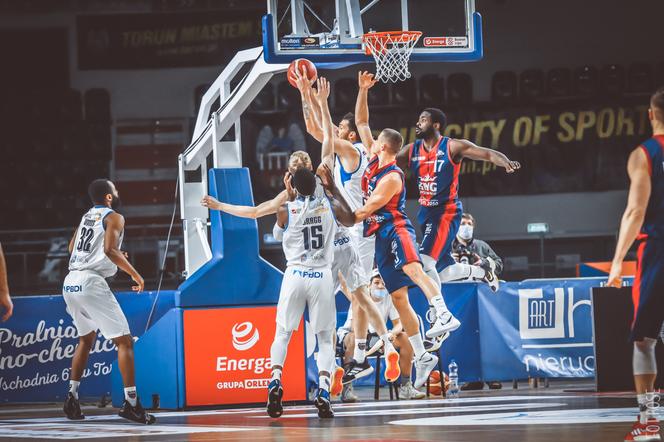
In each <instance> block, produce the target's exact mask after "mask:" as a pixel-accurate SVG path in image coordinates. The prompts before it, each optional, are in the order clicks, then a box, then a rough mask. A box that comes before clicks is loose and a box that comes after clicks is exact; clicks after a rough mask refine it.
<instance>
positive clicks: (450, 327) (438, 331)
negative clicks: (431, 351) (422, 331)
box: [426, 312, 461, 338]
mask: <svg viewBox="0 0 664 442" xmlns="http://www.w3.org/2000/svg"><path fill="white" fill-rule="evenodd" d="M459 327H461V322H459V320H458V319H457V318H455V317H454V315H452V313H450V312H445V313H443V314H442V315H440V316H438V317H437V318H436V322H434V323H433V325H432V326H431V328H430V329H429V330H427V332H426V335H427V338H435V337H436V336H440V335H442V334H444V333H447V332H453V331H454V330H456V329H457V328H459Z"/></svg>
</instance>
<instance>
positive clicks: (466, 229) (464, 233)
mask: <svg viewBox="0 0 664 442" xmlns="http://www.w3.org/2000/svg"><path fill="white" fill-rule="evenodd" d="M457 235H459V238H461V239H462V240H464V241H470V240H471V239H473V226H471V225H470V224H464V225H462V226H459V233H457Z"/></svg>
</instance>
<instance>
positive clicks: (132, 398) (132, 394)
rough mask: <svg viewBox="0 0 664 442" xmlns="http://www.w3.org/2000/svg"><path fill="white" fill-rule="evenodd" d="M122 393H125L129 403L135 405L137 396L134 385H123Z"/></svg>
mask: <svg viewBox="0 0 664 442" xmlns="http://www.w3.org/2000/svg"><path fill="white" fill-rule="evenodd" d="M124 394H125V399H126V400H127V402H129V405H131V406H132V407H135V406H136V402H137V397H138V395H137V394H136V386H135V385H134V386H132V387H125V389H124Z"/></svg>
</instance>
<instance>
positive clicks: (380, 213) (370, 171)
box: [362, 156, 412, 236]
mask: <svg viewBox="0 0 664 442" xmlns="http://www.w3.org/2000/svg"><path fill="white" fill-rule="evenodd" d="M390 173H397V174H399V177H400V178H401V191H400V192H399V193H397V194H396V195H394V196H393V197H392V198H390V200H389V201H388V202H387V204H385V206H383V207H381V208H380V209H378V210H376V211H375V212H374V213H373V214H372V215H371V216H370V217H369V218H367V219H365V220H364V236H370V235H372V234H374V233H376V232H377V231H378V230H380V229H382V228H383V227H386V226H392V227H394V228H397V229H398V228H400V227H405V226H411V228H412V225H411V223H410V220H409V219H408V217H407V216H406V186H405V184H404V175H403V171H402V170H401V169H399V167H398V166H397V165H396V161H393V162H391V163H389V164H386V165H385V166H383V167H379V165H378V156H375V157H374V158H373V159H372V160H371V161H369V164H367V168H366V169H365V171H364V175H363V176H362V192H363V193H364V200H365V202H366V200H367V199H368V198H369V197H370V196H371V194H372V193H373V191H374V189H375V188H376V186H378V183H379V182H380V180H381V179H383V177H386V176H387V175H388V174H390Z"/></svg>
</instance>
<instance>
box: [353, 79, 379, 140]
mask: <svg viewBox="0 0 664 442" xmlns="http://www.w3.org/2000/svg"><path fill="white" fill-rule="evenodd" d="M377 81H378V80H375V79H374V76H373V74H371V73H369V72H367V71H364V72H363V71H360V72H358V73H357V84H358V86H359V90H358V91H357V101H356V102H355V126H357V130H358V132H359V133H360V134H359V135H360V140H362V144H364V146H365V147H366V148H367V149H369V150H371V146H373V143H374V138H373V134H372V133H371V128H370V127H369V101H368V100H369V99H368V95H369V89H371V88H372V87H373V85H374V84H376V83H377Z"/></svg>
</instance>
